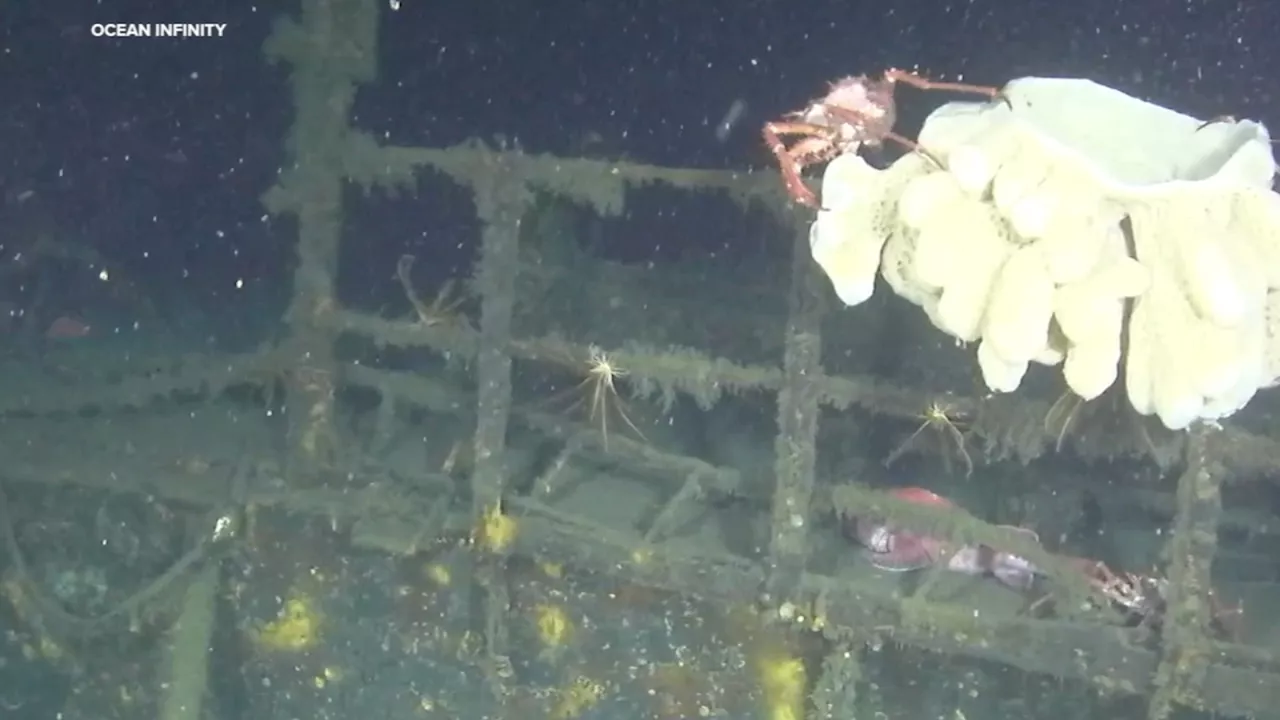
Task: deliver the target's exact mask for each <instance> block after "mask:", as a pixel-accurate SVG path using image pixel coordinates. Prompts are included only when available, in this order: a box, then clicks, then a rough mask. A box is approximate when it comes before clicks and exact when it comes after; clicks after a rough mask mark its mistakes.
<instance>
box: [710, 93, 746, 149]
mask: <svg viewBox="0 0 1280 720" xmlns="http://www.w3.org/2000/svg"><path fill="white" fill-rule="evenodd" d="M746 112H747V103H746V101H744V100H743V99H742V98H738V99H737V100H734V101H733V103H732V104H731V105H729V110H728V112H726V113H725V114H724V117H723V118H721V120H720V124H719V125H716V140H718V141H720V142H724V141H725V140H728V139H729V133H731V132H733V128H734V126H735V125H737V124H738V121H739V120H741V119H742V116H743V114H744V113H746Z"/></svg>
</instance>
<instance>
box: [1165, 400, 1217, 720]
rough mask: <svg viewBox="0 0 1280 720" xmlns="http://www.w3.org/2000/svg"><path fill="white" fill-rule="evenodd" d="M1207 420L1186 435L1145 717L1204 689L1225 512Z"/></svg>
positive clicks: (1189, 700)
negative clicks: (1161, 621)
mask: <svg viewBox="0 0 1280 720" xmlns="http://www.w3.org/2000/svg"><path fill="white" fill-rule="evenodd" d="M1215 432H1217V431H1216V430H1214V429H1211V428H1209V427H1207V426H1205V425H1198V426H1196V427H1195V428H1193V429H1192V430H1191V431H1190V433H1189V434H1188V436H1187V443H1186V448H1185V452H1186V469H1185V470H1184V471H1183V473H1182V476H1181V477H1180V478H1178V495H1177V501H1178V511H1177V515H1176V516H1175V517H1174V520H1173V528H1172V532H1171V533H1170V535H1169V540H1168V544H1167V546H1166V547H1167V549H1166V553H1167V555H1168V560H1169V573H1168V589H1167V591H1166V597H1165V600H1166V603H1167V605H1168V609H1167V610H1166V613H1165V619H1164V627H1163V629H1162V637H1161V639H1162V643H1163V647H1162V648H1161V658H1160V664H1159V665H1158V666H1157V668H1156V677H1155V683H1154V684H1155V688H1156V691H1155V693H1154V694H1153V695H1152V697H1151V704H1150V706H1149V707H1148V709H1147V717H1148V718H1151V720H1165V719H1166V718H1168V717H1169V715H1170V714H1171V713H1172V712H1173V706H1174V704H1175V703H1176V704H1180V705H1187V706H1190V707H1193V708H1199V707H1200V706H1201V699H1200V697H1201V689H1202V687H1203V684H1204V677H1205V673H1206V672H1207V671H1208V668H1209V664H1210V662H1211V657H1210V648H1209V643H1210V637H1209V634H1208V627H1209V624H1210V623H1211V622H1212V621H1213V612H1214V609H1213V606H1212V602H1213V601H1212V599H1211V594H1212V590H1213V588H1212V584H1211V583H1212V579H1211V577H1210V570H1211V567H1212V564H1213V556H1214V553H1215V552H1217V549H1218V521H1219V519H1220V517H1221V516H1222V476H1223V470H1222V468H1221V467H1220V466H1219V464H1218V463H1217V462H1216V461H1215V460H1214V458H1213V457H1212V440H1211V436H1212V434H1213V433H1215Z"/></svg>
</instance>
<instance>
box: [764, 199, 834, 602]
mask: <svg viewBox="0 0 1280 720" xmlns="http://www.w3.org/2000/svg"><path fill="white" fill-rule="evenodd" d="M807 227H808V226H807V224H802V225H801V226H800V228H798V229H797V232H796V237H795V242H794V250H793V252H792V255H791V292H790V295H789V298H788V319H787V329H786V338H785V351H784V355H783V381H782V387H781V388H780V389H779V391H778V437H777V441H776V443H775V445H776V447H775V450H776V454H777V460H776V467H775V474H776V476H777V485H776V486H775V489H774V494H773V518H772V526H771V527H772V538H771V541H770V545H769V579H768V585H767V587H766V591H767V592H768V594H769V597H770V599H771V600H772V601H773V602H779V601H781V600H782V599H783V598H785V597H786V596H787V595H788V593H789V588H794V587H796V586H797V585H798V584H799V580H800V576H801V575H802V574H803V572H804V566H805V559H806V557H807V556H808V552H809V544H808V534H809V515H810V512H809V510H810V508H809V506H810V504H811V500H812V497H813V480H814V470H815V467H816V465H817V448H816V445H817V443H816V440H817V434H818V414H819V405H818V400H819V397H820V396H819V391H818V387H817V383H816V382H815V379H816V378H818V377H819V376H820V375H821V374H822V337H821V332H820V329H819V323H820V320H821V315H822V302H821V295H820V291H819V287H820V286H819V283H818V274H817V271H816V269H815V265H814V263H813V258H812V257H811V256H810V254H809V238H808V233H807V232H803V231H801V229H803V230H807Z"/></svg>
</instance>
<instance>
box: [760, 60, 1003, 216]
mask: <svg viewBox="0 0 1280 720" xmlns="http://www.w3.org/2000/svg"><path fill="white" fill-rule="evenodd" d="M898 82H904V83H907V84H908V85H911V86H913V87H917V88H920V89H922V90H947V91H951V92H963V93H973V94H976V95H985V96H987V97H989V98H992V99H996V98H999V97H1001V95H1000V90H999V89H997V88H993V87H984V86H982V85H968V84H965V83H952V82H934V81H933V80H927V79H925V78H923V77H920V76H919V75H916V74H914V73H909V72H907V71H905V70H889V71H887V72H885V74H884V77H883V78H881V79H879V80H872V79H871V78H870V77H868V76H866V75H858V76H857V77H846V78H842V79H840V80H837V81H835V82H834V83H831V87H830V90H828V92H827V94H826V95H824V96H823V97H821V98H819V99H817V100H814V101H813V102H811V103H809V105H808V107H806V108H805V109H803V110H800V111H798V112H792V113H787V114H786V115H785V116H784V117H785V119H784V120H778V121H774V122H770V123H765V126H764V129H763V131H762V132H763V134H764V141H765V143H766V144H767V145H768V146H769V150H770V151H772V152H773V154H774V157H776V158H778V164H779V165H780V166H781V169H782V179H783V181H784V182H785V183H786V187H787V194H788V195H790V196H791V197H792V199H794V200H795V201H796V202H798V203H801V204H803V205H807V206H809V207H814V208H816V207H818V200H817V198H816V197H814V195H813V192H812V191H811V190H809V188H808V187H806V186H805V184H804V181H803V180H802V179H801V177H800V173H801V172H802V171H803V170H804V168H805V167H806V166H808V165H814V164H816V163H822V162H827V161H828V160H832V159H834V158H835V157H837V156H839V155H843V154H845V153H851V152H852V153H856V152H858V150H859V149H861V148H862V147H864V146H866V147H879V146H880V145H881V144H882V143H883V142H884V141H885V140H893V141H894V142H896V143H898V144H900V145H902V146H904V147H906V148H907V149H909V150H913V151H918V150H919V149H920V148H919V146H918V145H916V143H914V142H912V141H911V140H908V139H907V138H904V137H902V136H901V135H898V134H897V133H895V132H894V131H893V125H894V123H895V122H896V121H897V116H898V111H897V106H896V105H895V104H894V100H893V89H894V86H895V85H896V84H897V83H898ZM788 135H796V136H799V138H800V139H799V140H797V141H796V142H794V143H793V144H792V145H791V147H789V148H788V147H787V145H786V143H785V142H783V138H784V137H786V136H788Z"/></svg>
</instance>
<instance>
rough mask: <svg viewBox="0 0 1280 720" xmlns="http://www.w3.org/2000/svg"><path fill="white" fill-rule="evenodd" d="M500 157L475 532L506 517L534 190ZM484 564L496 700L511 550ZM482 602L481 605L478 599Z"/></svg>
mask: <svg viewBox="0 0 1280 720" xmlns="http://www.w3.org/2000/svg"><path fill="white" fill-rule="evenodd" d="M501 157H502V156H499V155H497V154H496V153H495V154H494V157H493V162H491V163H486V164H485V165H484V166H483V167H482V168H479V169H478V172H477V174H476V176H475V178H474V181H473V182H472V190H473V191H474V193H475V202H476V213H477V215H478V216H479V218H480V223H481V227H482V230H481V238H480V257H479V260H478V261H477V268H476V281H477V282H476V285H477V287H479V289H480V293H481V299H480V332H479V337H478V343H477V352H476V385H477V388H478V390H477V397H476V435H475V463H474V466H473V470H472V474H471V492H472V499H471V507H472V519H473V523H474V524H473V527H476V528H481V527H483V524H484V523H485V521H486V518H491V517H494V516H495V514H501V513H502V512H503V509H502V493H503V486H504V484H505V482H506V478H505V475H506V460H505V455H506V437H507V423H508V421H509V420H510V416H511V355H510V347H511V318H512V311H513V309H514V305H515V292H516V276H517V275H518V271H519V238H520V222H521V219H522V218H523V216H524V212H525V209H526V208H527V206H528V197H529V190H528V188H527V187H526V185H525V182H524V177H523V175H522V174H521V173H520V172H519V168H518V167H508V166H507V163H504V162H502V161H501ZM491 549H493V550H496V552H495V553H491V554H487V555H485V556H483V557H481V558H479V559H478V561H477V564H476V573H475V583H476V584H475V585H474V586H473V590H474V591H476V592H477V593H478V595H480V596H481V597H482V601H481V602H479V603H478V606H479V607H482V608H483V612H484V625H483V627H484V637H485V649H486V658H485V660H486V662H485V671H486V675H487V676H488V680H489V685H490V688H491V689H492V691H493V693H494V695H495V696H496V697H498V698H504V697H505V696H506V691H505V683H506V680H507V678H508V677H509V676H510V674H511V669H510V660H509V659H508V656H509V650H508V644H509V642H510V641H509V637H508V635H509V633H508V630H507V622H506V617H507V612H508V610H509V608H510V599H509V592H508V590H507V585H506V577H505V573H504V568H505V564H506V557H505V555H506V552H507V551H508V548H506V547H501V548H491ZM477 599H481V598H477Z"/></svg>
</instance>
